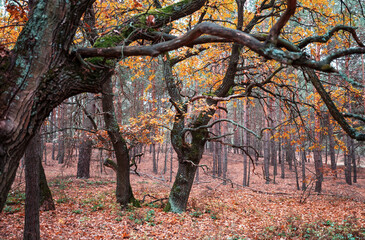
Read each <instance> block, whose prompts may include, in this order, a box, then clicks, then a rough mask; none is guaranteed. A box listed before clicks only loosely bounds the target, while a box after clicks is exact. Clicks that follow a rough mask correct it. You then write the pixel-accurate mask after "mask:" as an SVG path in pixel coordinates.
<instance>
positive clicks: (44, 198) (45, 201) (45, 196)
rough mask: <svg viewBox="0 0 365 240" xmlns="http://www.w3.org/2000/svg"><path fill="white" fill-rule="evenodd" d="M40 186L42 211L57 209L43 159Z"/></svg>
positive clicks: (40, 166) (40, 164) (40, 170)
mask: <svg viewBox="0 0 365 240" xmlns="http://www.w3.org/2000/svg"><path fill="white" fill-rule="evenodd" d="M39 188H40V209H41V210H42V211H50V210H55V209H56V207H55V205H54V201H53V197H52V192H51V190H50V189H49V186H48V183H47V178H46V174H45V173H44V168H43V165H42V161H40V162H39Z"/></svg>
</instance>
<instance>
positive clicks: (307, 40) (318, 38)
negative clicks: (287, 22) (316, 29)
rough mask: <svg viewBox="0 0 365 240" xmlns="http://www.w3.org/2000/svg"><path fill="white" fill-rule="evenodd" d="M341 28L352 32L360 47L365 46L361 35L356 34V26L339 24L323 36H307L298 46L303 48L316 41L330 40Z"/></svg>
mask: <svg viewBox="0 0 365 240" xmlns="http://www.w3.org/2000/svg"><path fill="white" fill-rule="evenodd" d="M341 30H342V31H345V32H349V33H351V35H352V37H353V38H354V40H355V41H356V43H357V44H358V45H359V46H360V47H365V46H364V44H363V43H362V42H361V41H360V39H359V37H358V36H357V34H356V31H355V30H356V28H355V27H351V26H345V25H337V26H335V27H334V28H332V29H331V30H329V31H328V32H327V33H326V34H324V35H322V36H312V37H307V38H305V39H303V40H302V41H300V43H298V44H297V47H298V48H300V49H302V48H304V47H306V46H307V45H308V44H310V43H315V42H320V43H325V42H327V41H328V40H330V38H331V37H332V36H333V35H334V34H335V33H337V32H339V31H341Z"/></svg>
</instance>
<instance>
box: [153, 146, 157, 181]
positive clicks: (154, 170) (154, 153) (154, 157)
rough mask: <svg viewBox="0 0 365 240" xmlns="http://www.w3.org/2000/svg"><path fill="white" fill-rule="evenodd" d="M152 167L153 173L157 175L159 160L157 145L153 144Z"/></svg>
mask: <svg viewBox="0 0 365 240" xmlns="http://www.w3.org/2000/svg"><path fill="white" fill-rule="evenodd" d="M152 165H153V169H152V170H153V173H154V174H157V172H158V166H157V159H156V144H154V143H153V144H152Z"/></svg>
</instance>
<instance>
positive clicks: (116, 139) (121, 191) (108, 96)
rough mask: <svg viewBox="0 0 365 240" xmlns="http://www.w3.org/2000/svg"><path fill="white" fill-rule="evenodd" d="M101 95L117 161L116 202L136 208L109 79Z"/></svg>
mask: <svg viewBox="0 0 365 240" xmlns="http://www.w3.org/2000/svg"><path fill="white" fill-rule="evenodd" d="M102 93H103V95H102V105H103V112H104V121H105V127H106V129H107V131H108V135H109V138H110V140H111V142H112V144H113V148H114V151H115V156H116V159H117V171H116V174H117V187H116V191H115V194H116V198H117V202H118V203H119V204H120V205H121V206H122V207H127V206H128V203H133V205H137V206H138V205H139V203H138V201H137V200H136V199H135V198H134V196H133V193H132V187H131V185H130V176H129V171H130V165H129V162H130V159H129V152H128V148H127V143H126V141H125V140H124V138H123V137H122V135H121V133H120V131H119V125H118V122H117V119H116V116H115V110H114V105H113V87H112V81H111V79H109V80H108V81H107V82H106V83H105V84H104V85H103V91H102Z"/></svg>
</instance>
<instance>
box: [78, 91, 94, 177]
mask: <svg viewBox="0 0 365 240" xmlns="http://www.w3.org/2000/svg"><path fill="white" fill-rule="evenodd" d="M94 114H95V101H94V97H93V96H92V94H90V93H88V94H87V97H86V108H85V115H86V116H85V118H84V129H86V130H91V129H93V123H92V120H91V119H90V118H91V117H92V116H93V115H94ZM81 138H82V140H81V141H82V142H81V143H80V147H79V149H80V150H79V161H78V163H77V178H89V177H90V161H91V155H92V145H93V142H92V140H91V138H90V137H89V136H88V134H87V133H86V132H83V134H82V137H81Z"/></svg>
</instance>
